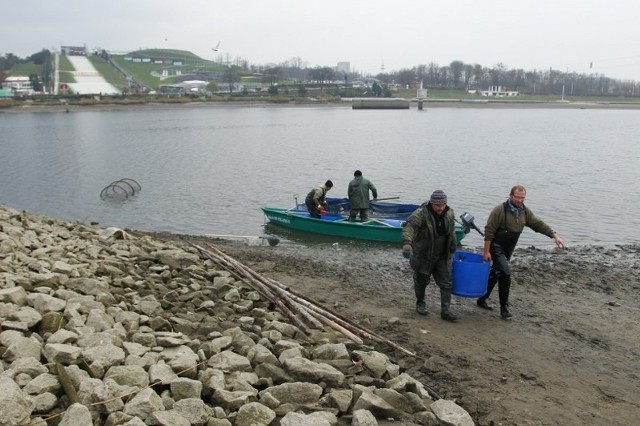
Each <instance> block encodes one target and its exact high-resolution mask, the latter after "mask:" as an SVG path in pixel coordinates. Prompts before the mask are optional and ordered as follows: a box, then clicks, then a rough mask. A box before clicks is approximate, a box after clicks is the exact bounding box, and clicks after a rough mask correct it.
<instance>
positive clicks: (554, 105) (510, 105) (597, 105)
mask: <svg viewBox="0 0 640 426" xmlns="http://www.w3.org/2000/svg"><path fill="white" fill-rule="evenodd" d="M397 99H400V98H397ZM407 100H409V101H410V108H409V109H410V110H418V101H417V100H416V99H407ZM423 103H424V109H429V108H477V109H486V108H490V109H614V110H640V102H638V103H636V102H633V103H632V102H608V101H607V102H593V101H580V102H570V101H512V100H508V101H507V100H485V99H477V100H476V99H424V100H423ZM318 107H323V108H351V98H345V99H342V100H341V101H339V102H337V101H317V102H313V101H309V102H304V103H302V102H295V101H294V102H286V103H281V102H277V103H276V102H269V101H264V102H260V101H246V102H245V101H230V102H226V101H223V102H220V101H204V102H203V101H193V102H122V103H120V102H100V103H92V104H82V103H71V104H65V103H60V104H37V103H33V102H25V103H23V104H21V105H12V106H3V107H0V114H2V113H8V114H10V113H28V112H64V113H70V112H78V111H130V110H136V109H172V108H173V109H178V108H318Z"/></svg>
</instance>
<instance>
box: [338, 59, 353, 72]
mask: <svg viewBox="0 0 640 426" xmlns="http://www.w3.org/2000/svg"><path fill="white" fill-rule="evenodd" d="M336 71H337V72H342V73H347V74H349V73H350V72H351V62H338V65H337V66H336Z"/></svg>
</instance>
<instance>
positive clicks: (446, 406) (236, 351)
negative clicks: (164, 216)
mask: <svg viewBox="0 0 640 426" xmlns="http://www.w3.org/2000/svg"><path fill="white" fill-rule="evenodd" d="M0 327H1V332H0V355H1V357H2V362H1V363H0V405H1V406H2V407H3V409H2V410H1V411H0V424H1V425H9V426H10V425H16V426H17V425H26V424H29V425H42V426H44V425H46V424H60V425H64V426H66V425H88V424H94V425H109V426H112V425H113V426H115V425H131V426H133V425H145V424H147V425H177V426H181V425H208V426H216V425H338V424H352V425H376V424H390V423H391V420H390V419H393V421H394V422H395V423H394V424H403V425H412V424H423V425H424V424H427V425H436V424H449V425H472V424H473V421H472V419H471V417H470V416H469V414H468V413H467V412H466V411H464V410H463V409H462V408H461V407H459V406H458V405H456V404H455V403H454V402H453V401H448V400H443V399H436V400H435V401H434V399H433V398H432V396H433V395H432V394H431V393H430V392H429V389H427V388H425V386H424V385H423V384H421V383H420V382H419V381H417V380H415V379H414V378H412V377H411V376H409V375H408V374H406V373H403V372H402V371H401V368H400V366H398V365H396V364H394V363H393V362H391V361H390V359H389V358H388V357H387V356H386V355H385V354H383V353H381V352H379V351H376V350H375V348H374V347H372V346H368V345H365V344H356V343H353V342H352V341H351V340H348V339H346V338H345V337H344V336H343V335H342V334H339V333H337V332H334V331H333V330H331V329H329V328H325V329H322V330H316V331H314V332H312V333H303V332H302V331H301V330H300V328H298V327H296V326H294V325H292V324H291V323H290V322H289V321H288V320H287V318H286V317H285V316H284V315H283V314H282V313H281V312H279V311H277V310H274V308H273V304H272V303H271V302H269V301H268V300H267V299H266V298H265V297H263V295H262V294H261V293H260V292H259V291H257V290H256V289H255V288H254V287H253V286H252V285H251V283H249V282H247V281H245V280H240V279H237V278H236V277H235V276H234V275H232V274H231V273H230V272H228V271H227V270H225V269H223V268H222V267H221V266H219V265H218V264H217V263H216V262H214V261H213V260H211V259H210V258H206V257H203V256H202V255H201V253H200V251H199V250H198V249H196V248H194V247H193V246H191V245H190V244H188V243H186V242H182V241H177V242H168V241H161V240H159V239H156V238H152V237H149V236H133V235H131V234H128V233H126V232H124V231H122V230H117V229H100V228H97V227H92V226H87V225H85V224H82V223H67V222H62V221H58V220H54V219H50V218H46V217H41V216H36V215H33V214H30V213H28V212H20V211H16V210H13V209H10V208H6V207H2V206H0Z"/></svg>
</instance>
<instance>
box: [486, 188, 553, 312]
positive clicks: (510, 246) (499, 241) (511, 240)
mask: <svg viewBox="0 0 640 426" xmlns="http://www.w3.org/2000/svg"><path fill="white" fill-rule="evenodd" d="M526 195H527V190H526V189H524V186H522V185H516V186H514V187H513V188H511V192H510V193H509V199H508V200H507V201H505V202H504V203H501V204H499V205H498V206H496V207H495V208H494V209H493V210H492V211H491V214H489V218H488V219H487V225H486V226H485V227H484V254H483V256H482V257H483V258H484V260H485V261H490V260H491V261H493V263H492V265H491V271H490V272H489V283H488V287H487V293H486V294H485V295H484V296H482V297H481V298H479V299H478V306H479V307H481V308H483V309H488V310H493V308H492V307H491V306H489V305H488V304H487V299H488V298H489V296H490V295H491V291H492V290H493V288H494V287H495V285H496V283H498V297H499V299H500V316H501V317H502V318H503V319H509V318H511V316H512V315H511V312H510V311H509V289H510V287H511V269H510V267H509V260H510V259H511V255H512V254H513V250H514V249H515V248H516V244H517V243H518V238H520V234H521V233H522V230H523V229H524V227H525V226H527V227H529V228H531V229H533V230H534V231H535V232H538V233H540V234H544V235H546V236H548V237H549V238H553V241H554V242H555V243H556V246H558V247H560V248H561V249H564V248H566V246H565V245H564V242H563V241H562V239H561V238H560V237H559V236H558V234H557V233H555V232H554V231H553V229H551V228H550V227H549V225H547V224H546V223H544V222H543V221H542V220H541V219H538V218H537V217H536V216H535V215H534V214H533V212H532V211H531V210H530V209H529V208H528V207H526V206H525V205H524V199H525V196H526Z"/></svg>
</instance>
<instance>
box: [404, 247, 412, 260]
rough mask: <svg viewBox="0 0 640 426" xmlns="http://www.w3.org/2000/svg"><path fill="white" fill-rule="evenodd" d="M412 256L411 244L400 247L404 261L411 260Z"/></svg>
mask: <svg viewBox="0 0 640 426" xmlns="http://www.w3.org/2000/svg"><path fill="white" fill-rule="evenodd" d="M412 255H413V249H412V248H411V244H405V245H403V246H402V256H404V258H405V259H411V256H412Z"/></svg>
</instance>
